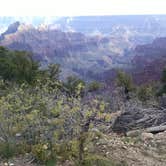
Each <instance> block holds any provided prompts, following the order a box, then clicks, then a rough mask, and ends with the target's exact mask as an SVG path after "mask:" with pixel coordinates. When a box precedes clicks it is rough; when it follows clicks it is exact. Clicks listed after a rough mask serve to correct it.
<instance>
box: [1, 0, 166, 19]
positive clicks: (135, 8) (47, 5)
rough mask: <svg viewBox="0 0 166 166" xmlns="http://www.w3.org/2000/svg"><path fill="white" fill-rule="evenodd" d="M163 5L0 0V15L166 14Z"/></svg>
mask: <svg viewBox="0 0 166 166" xmlns="http://www.w3.org/2000/svg"><path fill="white" fill-rule="evenodd" d="M165 7H166V1H165V0H0V15H1V16H64V15H66V16H68V15H70V16H73V15H107V14H109V15H113V14H166V10H165Z"/></svg>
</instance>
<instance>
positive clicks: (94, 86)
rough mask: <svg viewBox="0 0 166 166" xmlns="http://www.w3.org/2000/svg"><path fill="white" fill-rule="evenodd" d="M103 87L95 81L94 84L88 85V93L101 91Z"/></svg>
mask: <svg viewBox="0 0 166 166" xmlns="http://www.w3.org/2000/svg"><path fill="white" fill-rule="evenodd" d="M101 87H102V85H101V84H100V83H99V82H97V81H93V82H91V83H89V84H88V91H89V92H94V91H97V90H99V89H101Z"/></svg>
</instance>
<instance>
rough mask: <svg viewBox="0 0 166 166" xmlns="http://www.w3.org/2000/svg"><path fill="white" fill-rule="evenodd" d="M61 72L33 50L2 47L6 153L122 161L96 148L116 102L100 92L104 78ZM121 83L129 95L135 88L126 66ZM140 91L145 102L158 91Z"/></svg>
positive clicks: (0, 152) (2, 148) (0, 133)
mask: <svg viewBox="0 0 166 166" xmlns="http://www.w3.org/2000/svg"><path fill="white" fill-rule="evenodd" d="M60 72H61V70H60V66H59V65H58V64H50V65H49V66H48V67H47V68H46V69H40V66H39V64H38V63H37V62H35V61H34V60H33V57H32V55H31V54H30V53H27V52H25V51H10V50H8V49H6V48H4V47H0V76H1V79H0V157H2V158H4V159H6V160H8V159H9V158H10V157H12V156H15V155H19V154H25V153H30V154H31V155H32V156H33V157H34V158H35V159H36V161H37V162H38V163H42V164H45V165H55V164H56V163H58V162H60V163H63V162H65V161H66V160H69V161H72V162H74V163H75V165H79V166H81V165H87V166H91V165H92V166H93V165H103V166H104V165H105V166H107V165H116V164H115V163H114V162H113V161H112V160H110V159H108V158H107V157H106V156H104V154H103V156H102V155H99V154H97V152H96V151H94V150H93V149H95V146H96V142H95V140H96V138H100V137H102V134H103V133H102V132H101V131H99V130H98V129H97V127H96V126H97V124H98V123H99V124H100V125H101V124H102V125H103V126H104V125H105V126H107V127H108V125H110V122H111V118H112V117H111V114H110V113H111V107H110V103H108V102H106V100H104V97H103V96H102V95H98V94H97V93H96V94H95V92H96V91H98V90H100V89H101V88H102V86H101V84H100V83H98V82H96V81H95V82H91V83H89V84H86V83H85V82H84V81H83V80H81V79H79V78H78V77H75V76H70V77H68V78H67V80H66V81H62V80H60V79H59V77H60ZM163 78H164V79H163V84H165V81H164V80H165V76H163ZM117 85H118V86H120V87H122V88H124V93H125V95H126V98H127V100H129V99H130V96H129V93H135V92H134V91H133V90H134V85H133V82H132V78H131V76H129V75H127V74H126V73H124V72H121V71H119V72H118V74H117ZM86 92H88V93H86ZM91 92H94V93H93V95H89V96H88V94H89V93H91ZM137 92H138V93H137V97H138V99H139V100H140V101H142V102H143V101H145V100H149V99H150V98H151V97H153V96H154V93H153V88H152V87H151V86H149V85H148V86H142V87H140V88H139V89H138V91H137ZM118 101H119V100H118ZM110 102H111V101H110ZM101 130H102V129H101ZM104 131H105V130H103V132H104ZM90 147H91V148H90Z"/></svg>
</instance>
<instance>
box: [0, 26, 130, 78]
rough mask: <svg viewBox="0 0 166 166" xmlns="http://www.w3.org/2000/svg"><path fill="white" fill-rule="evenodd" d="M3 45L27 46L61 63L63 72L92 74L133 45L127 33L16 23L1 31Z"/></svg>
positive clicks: (46, 59)
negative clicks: (107, 33)
mask: <svg viewBox="0 0 166 166" xmlns="http://www.w3.org/2000/svg"><path fill="white" fill-rule="evenodd" d="M0 45H3V46H6V47H8V48H10V49H13V50H27V51H31V52H33V53H34V58H35V59H38V60H40V62H41V63H42V64H43V65H45V64H48V63H59V64H61V66H62V71H63V76H64V77H65V76H67V75H69V74H76V75H81V76H82V77H83V78H87V77H89V73H90V72H91V73H92V72H94V73H95V74H99V73H101V72H103V71H105V70H108V69H110V68H111V67H112V66H113V65H114V64H116V61H117V58H118V57H119V56H122V55H123V51H124V48H126V47H127V48H128V47H131V44H130V43H129V42H128V40H127V39H126V37H121V38H113V37H110V36H104V35H92V36H90V35H89V36H87V35H84V34H82V33H79V32H62V31H61V30H58V29H50V28H49V27H48V26H44V25H43V26H39V27H37V28H36V27H33V26H32V25H26V24H18V23H14V24H13V25H11V26H9V28H8V30H7V31H6V32H5V33H3V34H2V35H1V40H0Z"/></svg>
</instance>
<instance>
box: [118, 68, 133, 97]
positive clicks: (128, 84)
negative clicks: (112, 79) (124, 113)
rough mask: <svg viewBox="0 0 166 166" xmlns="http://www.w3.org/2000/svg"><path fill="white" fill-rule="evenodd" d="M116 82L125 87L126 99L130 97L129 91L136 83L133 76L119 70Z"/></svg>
mask: <svg viewBox="0 0 166 166" xmlns="http://www.w3.org/2000/svg"><path fill="white" fill-rule="evenodd" d="M116 83H117V85H118V86H119V87H123V88H124V93H125V95H126V99H129V98H130V97H129V92H131V91H133V90H134V85H133V81H132V77H131V76H130V75H128V74H127V73H125V72H123V71H120V70H119V71H118V72H117V79H116Z"/></svg>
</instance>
